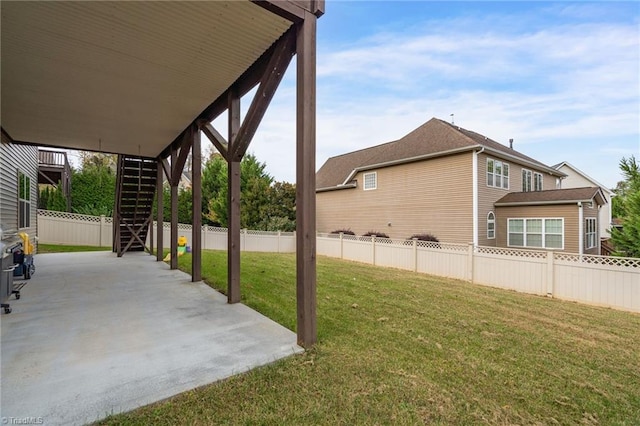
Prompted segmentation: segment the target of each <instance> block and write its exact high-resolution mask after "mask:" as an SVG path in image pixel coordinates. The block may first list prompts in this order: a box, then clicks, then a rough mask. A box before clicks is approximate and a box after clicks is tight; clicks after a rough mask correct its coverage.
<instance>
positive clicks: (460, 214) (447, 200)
mask: <svg viewBox="0 0 640 426" xmlns="http://www.w3.org/2000/svg"><path fill="white" fill-rule="evenodd" d="M372 171H375V172H376V173H377V189H375V190H370V191H365V190H363V188H362V185H363V182H362V177H363V172H360V173H358V174H357V175H356V177H355V179H356V180H357V188H353V189H342V190H336V191H327V192H319V193H318V194H317V196H316V204H317V210H316V211H317V213H316V215H317V229H318V232H331V231H334V230H336V229H351V230H352V231H354V232H355V233H356V234H357V235H362V234H364V233H366V232H368V231H378V232H384V233H386V234H387V235H389V236H390V237H392V238H408V237H410V236H411V235H412V234H415V233H431V234H433V235H435V236H436V237H438V239H440V241H446V242H453V243H468V242H471V241H473V235H472V234H473V229H472V223H473V216H472V203H473V194H472V153H471V152H466V153H462V154H457V155H451V156H446V157H440V158H434V159H430V160H425V161H419V162H414V163H408V164H401V165H397V166H392V167H385V168H380V169H376V170H368V171H366V172H364V173H370V172H372ZM388 223H391V226H388Z"/></svg>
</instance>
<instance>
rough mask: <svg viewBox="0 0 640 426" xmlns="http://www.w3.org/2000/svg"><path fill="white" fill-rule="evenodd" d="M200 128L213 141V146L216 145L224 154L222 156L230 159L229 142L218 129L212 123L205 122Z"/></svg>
mask: <svg viewBox="0 0 640 426" xmlns="http://www.w3.org/2000/svg"><path fill="white" fill-rule="evenodd" d="M200 130H202V133H204V134H205V136H206V137H207V138H208V139H209V140H210V141H211V143H212V144H213V146H215V147H216V149H217V150H218V152H219V153H220V154H221V155H222V158H224V159H225V160H227V161H229V157H228V155H229V144H228V142H227V141H226V139H225V138H224V136H222V135H221V134H220V133H219V132H218V131H217V130H216V129H215V127H213V126H212V125H211V123H205V124H203V125H201V127H200Z"/></svg>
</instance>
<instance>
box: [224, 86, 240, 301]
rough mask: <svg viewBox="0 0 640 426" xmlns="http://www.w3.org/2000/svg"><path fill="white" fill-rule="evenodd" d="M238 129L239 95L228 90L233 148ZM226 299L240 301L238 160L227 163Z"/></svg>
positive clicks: (230, 139)
mask: <svg viewBox="0 0 640 426" xmlns="http://www.w3.org/2000/svg"><path fill="white" fill-rule="evenodd" d="M239 129H240V96H238V93H237V92H236V91H235V90H232V91H230V92H229V145H230V147H231V148H232V149H233V147H234V146H235V143H236V137H237V135H238V130H239ZM227 189H228V190H227V198H228V210H227V217H228V222H229V224H228V225H229V226H228V227H227V228H228V231H227V232H228V233H227V301H228V302H229V303H238V302H240V161H235V160H234V159H233V158H231V157H230V158H229V161H228V163H227Z"/></svg>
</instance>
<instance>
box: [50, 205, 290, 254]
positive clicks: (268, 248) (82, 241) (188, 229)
mask: <svg viewBox="0 0 640 426" xmlns="http://www.w3.org/2000/svg"><path fill="white" fill-rule="evenodd" d="M157 226H158V224H157V222H153V229H154V242H153V243H154V244H153V245H154V250H155V249H157V246H158V241H157V238H156V234H155V232H156V229H157V228H156V227H157ZM241 232H242V233H241V235H240V250H242V251H263V252H275V253H293V252H295V251H296V239H295V234H294V233H293V232H268V231H248V230H245V229H243V230H242V231H241ZM201 233H202V234H201V241H202V248H203V249H207V250H226V249H227V229H226V228H217V227H213V226H203V227H202V230H201ZM162 235H163V239H164V247H165V248H169V241H171V240H170V238H171V223H169V222H164V226H163V227H162ZM178 235H179V236H185V237H187V241H188V243H187V246H189V245H190V242H191V241H192V240H193V229H192V226H191V225H187V224H183V223H180V224H178ZM38 241H39V242H41V243H44V244H70V245H83V246H99V247H111V245H112V241H113V220H112V218H110V217H105V216H88V215H82V214H76V213H66V212H54V211H49V210H38ZM150 241H151V238H150V236H147V241H146V242H147V244H149V243H150Z"/></svg>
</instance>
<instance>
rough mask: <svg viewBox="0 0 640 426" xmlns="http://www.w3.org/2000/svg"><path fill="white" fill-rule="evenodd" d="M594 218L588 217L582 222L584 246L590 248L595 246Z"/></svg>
mask: <svg viewBox="0 0 640 426" xmlns="http://www.w3.org/2000/svg"><path fill="white" fill-rule="evenodd" d="M596 237H597V232H596V218H595V217H588V218H586V219H585V223H584V248H585V249H591V248H594V247H596V245H597V244H596V241H597V240H596Z"/></svg>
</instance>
